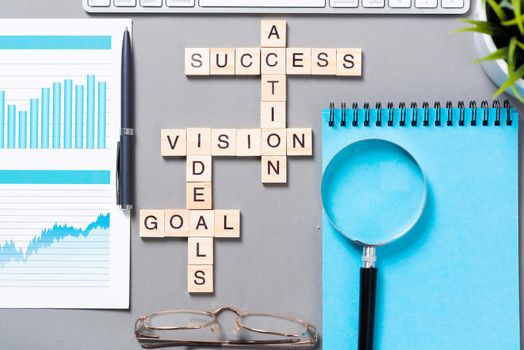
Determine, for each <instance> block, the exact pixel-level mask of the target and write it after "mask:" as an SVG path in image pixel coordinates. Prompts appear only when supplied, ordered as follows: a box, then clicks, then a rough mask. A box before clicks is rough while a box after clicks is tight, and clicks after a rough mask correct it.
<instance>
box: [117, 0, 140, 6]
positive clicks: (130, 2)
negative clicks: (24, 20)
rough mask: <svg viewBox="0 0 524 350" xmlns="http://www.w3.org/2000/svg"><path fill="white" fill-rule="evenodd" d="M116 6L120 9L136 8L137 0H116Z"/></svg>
mask: <svg viewBox="0 0 524 350" xmlns="http://www.w3.org/2000/svg"><path fill="white" fill-rule="evenodd" d="M115 6H118V7H129V6H132V7H134V6H136V0H115Z"/></svg>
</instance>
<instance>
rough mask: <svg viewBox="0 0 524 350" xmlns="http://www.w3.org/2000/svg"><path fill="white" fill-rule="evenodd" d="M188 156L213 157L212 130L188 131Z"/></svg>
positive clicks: (194, 129) (192, 129)
mask: <svg viewBox="0 0 524 350" xmlns="http://www.w3.org/2000/svg"><path fill="white" fill-rule="evenodd" d="M187 154H189V155H211V129H208V128H189V129H187Z"/></svg>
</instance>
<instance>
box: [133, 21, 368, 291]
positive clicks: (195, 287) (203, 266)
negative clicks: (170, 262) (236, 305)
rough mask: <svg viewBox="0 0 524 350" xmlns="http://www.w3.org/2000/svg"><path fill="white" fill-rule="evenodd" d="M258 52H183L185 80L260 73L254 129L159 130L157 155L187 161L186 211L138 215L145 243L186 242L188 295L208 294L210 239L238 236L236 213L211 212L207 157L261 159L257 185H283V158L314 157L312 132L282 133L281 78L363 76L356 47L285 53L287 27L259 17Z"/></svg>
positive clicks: (283, 101) (284, 96) (210, 285)
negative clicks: (257, 119)
mask: <svg viewBox="0 0 524 350" xmlns="http://www.w3.org/2000/svg"><path fill="white" fill-rule="evenodd" d="M260 44H261V45H260V47H240V48H186V50H185V75H186V76H223V75H236V76H260V81H261V89H260V128H253V129H210V128H188V129H163V130H162V131H161V135H160V136H161V140H160V146H161V147H160V149H161V155H162V156H163V157H186V192H187V193H186V208H185V209H164V210H145V209H144V210H141V211H140V236H141V237H143V238H155V239H158V238H181V237H182V238H186V239H187V240H188V255H187V256H188V266H187V281H188V282H187V290H188V292H189V293H213V292H214V276H213V274H214V267H213V266H214V262H215V257H214V254H213V251H214V240H215V239H231V238H239V237H240V222H241V220H240V210H234V209H229V210H228V209H226V210H224V209H221V210H218V209H216V210H215V209H214V205H213V202H215V199H213V197H212V189H213V185H212V184H213V171H212V167H213V157H224V156H225V157H240V158H245V157H259V158H260V160H261V181H262V183H267V184H272V183H286V182H287V168H288V165H287V162H288V160H287V158H288V157H289V156H302V157H304V156H306V157H307V156H312V155H313V132H312V129H311V128H288V127H287V122H286V119H287V118H286V109H287V108H286V104H287V77H288V76H295V75H318V76H339V77H358V76H361V75H362V50H361V49H359V48H287V23H286V21H284V20H262V22H261V36H260Z"/></svg>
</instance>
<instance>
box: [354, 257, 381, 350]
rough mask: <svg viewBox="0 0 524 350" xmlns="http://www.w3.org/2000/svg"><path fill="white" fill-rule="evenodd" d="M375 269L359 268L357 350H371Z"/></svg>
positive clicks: (373, 327)
mask: <svg viewBox="0 0 524 350" xmlns="http://www.w3.org/2000/svg"><path fill="white" fill-rule="evenodd" d="M377 271H378V270H377V269H376V268H374V267H362V268H360V315H359V324H358V350H373V335H374V330H375V300H376V295H377Z"/></svg>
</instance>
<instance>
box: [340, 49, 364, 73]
mask: <svg viewBox="0 0 524 350" xmlns="http://www.w3.org/2000/svg"><path fill="white" fill-rule="evenodd" d="M337 75H340V76H357V77H360V76H362V49H337Z"/></svg>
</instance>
